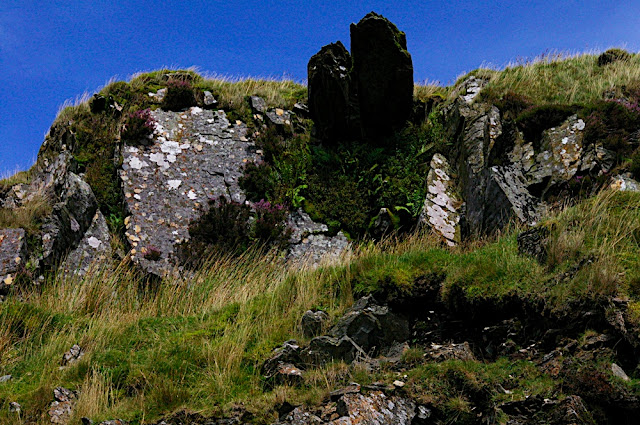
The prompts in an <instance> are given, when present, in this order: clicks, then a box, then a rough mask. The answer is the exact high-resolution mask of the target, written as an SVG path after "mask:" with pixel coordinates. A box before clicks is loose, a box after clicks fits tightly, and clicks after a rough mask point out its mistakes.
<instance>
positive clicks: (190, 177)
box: [0, 13, 640, 425]
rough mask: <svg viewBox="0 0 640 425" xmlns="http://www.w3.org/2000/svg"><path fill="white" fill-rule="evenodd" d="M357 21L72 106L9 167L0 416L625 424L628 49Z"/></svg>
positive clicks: (636, 261) (630, 371)
mask: <svg viewBox="0 0 640 425" xmlns="http://www.w3.org/2000/svg"><path fill="white" fill-rule="evenodd" d="M351 37H352V43H351V46H352V50H351V52H349V51H347V50H346V48H345V47H344V45H343V44H342V43H340V42H337V43H334V44H331V45H328V46H324V47H323V48H322V49H321V50H320V51H319V52H318V53H317V54H316V55H314V56H313V57H312V58H311V59H310V62H309V81H308V85H307V86H305V85H301V84H298V83H295V82H292V81H267V80H252V79H249V80H239V81H229V80H221V79H211V78H207V77H203V76H201V75H200V74H199V73H198V72H196V71H194V70H169V69H163V70H158V71H154V72H150V73H143V74H139V75H136V76H133V77H132V78H131V79H130V80H129V81H128V82H124V81H118V82H110V83H108V84H107V85H106V86H105V87H104V88H102V89H101V90H100V91H99V92H97V93H96V94H95V95H93V96H92V97H88V98H86V99H83V100H82V101H80V102H79V103H78V104H76V105H71V106H66V107H65V108H64V109H62V110H61V112H60V113H59V115H58V117H57V118H56V120H55V122H54V123H53V124H52V127H51V130H50V131H49V133H48V134H47V136H46V138H45V141H44V143H43V145H42V148H41V150H40V152H39V155H38V160H37V163H36V164H35V165H34V166H33V168H32V169H30V170H28V171H24V172H21V173H18V174H16V175H15V176H12V177H10V178H8V179H5V180H2V181H0V280H1V285H2V287H1V291H0V296H1V297H2V303H1V304H0V324H1V326H0V329H1V330H0V376H2V377H0V423H7V424H47V423H64V424H67V423H68V424H80V423H82V424H86V423H91V421H93V423H96V424H97V423H102V424H107V425H113V424H121V423H128V424H158V425H159V424H171V425H174V424H175V425H177V424H191V423H193V424H280V425H285V424H286V425H298V424H321V423H330V424H353V423H364V424H383V423H393V424H415V425H418V424H449V423H460V424H493V423H497V424H512V425H515V424H633V423H635V420H636V417H637V413H638V411H640V399H639V397H640V375H639V372H638V371H639V369H638V368H639V363H638V359H639V358H640V357H639V354H640V274H639V272H638V270H640V183H638V181H637V180H638V179H640V150H639V143H640V108H639V107H638V102H639V101H640V56H638V55H637V54H632V53H628V52H625V51H623V50H620V49H611V50H608V51H606V52H604V53H601V54H581V55H574V56H567V57H564V56H560V55H551V56H545V57H542V58H538V59H536V60H533V61H529V62H526V63H521V64H514V65H510V66H508V67H506V68H505V69H503V70H487V69H478V70H475V71H473V72H471V73H469V74H467V75H465V76H463V77H461V78H460V79H459V80H458V81H457V82H456V83H455V84H454V85H453V86H451V87H439V86H420V85H414V83H413V79H412V68H411V56H410V54H409V52H407V50H406V40H405V35H404V33H402V32H401V31H400V30H399V29H398V28H396V27H395V25H393V24H392V23H390V22H389V21H387V20H386V19H385V18H383V17H382V16H380V15H377V14H375V13H372V14H369V15H367V16H366V17H365V18H363V20H362V21H361V22H359V23H358V24H354V25H353V26H352V29H351ZM372 40H373V41H372ZM116 418H117V419H116ZM101 421H102V422H101Z"/></svg>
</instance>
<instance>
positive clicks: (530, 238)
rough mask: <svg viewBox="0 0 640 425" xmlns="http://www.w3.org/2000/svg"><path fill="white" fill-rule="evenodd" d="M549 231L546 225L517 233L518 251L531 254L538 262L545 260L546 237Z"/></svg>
mask: <svg viewBox="0 0 640 425" xmlns="http://www.w3.org/2000/svg"><path fill="white" fill-rule="evenodd" d="M548 235H549V231H548V230H547V228H546V227H534V228H532V229H529V230H526V231H524V232H522V233H520V234H519V235H518V252H519V253H520V254H527V255H531V256H532V257H534V258H535V259H537V260H538V261H539V262H540V263H544V262H545V261H546V260H547V243H546V239H547V236H548Z"/></svg>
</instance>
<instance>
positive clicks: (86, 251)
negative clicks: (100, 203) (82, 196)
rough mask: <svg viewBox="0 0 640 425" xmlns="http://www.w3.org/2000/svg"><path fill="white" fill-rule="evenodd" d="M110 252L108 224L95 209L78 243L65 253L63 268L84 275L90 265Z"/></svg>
mask: <svg viewBox="0 0 640 425" xmlns="http://www.w3.org/2000/svg"><path fill="white" fill-rule="evenodd" d="M111 254H112V250H111V235H110V233H109V226H108V225H107V221H106V219H105V218H104V215H103V214H102V212H100V210H97V211H96V214H95V215H94V217H93V220H92V221H91V226H90V227H89V229H87V231H86V232H85V234H84V236H83V238H82V240H81V241H80V244H79V245H78V247H77V248H76V249H74V250H73V251H71V252H70V253H69V255H67V258H66V259H65V261H64V263H63V266H64V270H65V272H67V273H72V274H77V275H80V276H84V275H85V274H86V273H87V272H88V271H89V270H90V269H91V267H93V266H94V265H96V264H98V263H100V262H104V261H105V260H107V259H109V258H110V257H111Z"/></svg>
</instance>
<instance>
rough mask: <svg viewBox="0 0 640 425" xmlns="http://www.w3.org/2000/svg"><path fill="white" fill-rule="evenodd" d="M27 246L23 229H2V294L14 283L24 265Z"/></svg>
mask: <svg viewBox="0 0 640 425" xmlns="http://www.w3.org/2000/svg"><path fill="white" fill-rule="evenodd" d="M26 246H27V245H26V239H25V231H24V230H23V229H0V294H1V293H4V292H6V291H7V290H8V288H9V287H10V286H11V285H12V284H13V282H14V280H15V278H16V274H17V273H18V271H19V270H20V267H21V266H23V265H24V263H25V261H26Z"/></svg>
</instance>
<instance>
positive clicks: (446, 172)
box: [418, 154, 464, 246]
mask: <svg viewBox="0 0 640 425" xmlns="http://www.w3.org/2000/svg"><path fill="white" fill-rule="evenodd" d="M463 205H464V202H463V201H462V198H461V196H460V195H459V194H458V191H457V188H456V184H455V181H454V179H453V171H452V170H451V166H450V165H449V162H448V161H447V159H446V158H445V157H444V156H443V155H440V154H435V155H434V156H433V158H432V159H431V168H430V170H429V174H428V175H427V196H426V198H425V200H424V205H423V207H422V212H421V213H420V217H419V220H418V221H419V223H420V225H423V226H424V225H428V226H429V227H430V228H431V229H432V230H433V231H434V232H435V233H436V234H437V235H439V236H440V237H442V238H443V240H444V241H445V242H446V243H447V244H448V245H450V246H453V245H456V244H458V243H460V241H461V237H462V235H461V230H460V216H461V212H462V208H463Z"/></svg>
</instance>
